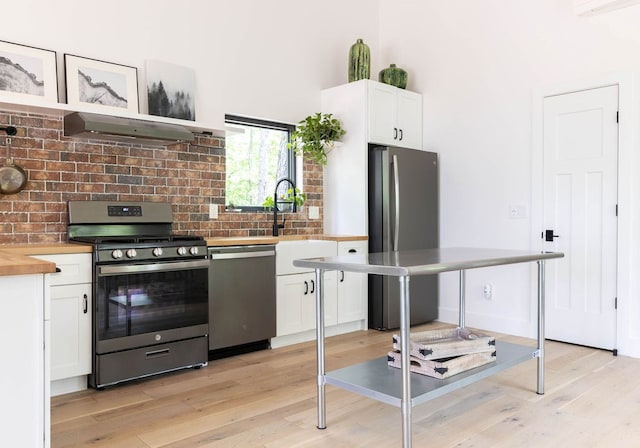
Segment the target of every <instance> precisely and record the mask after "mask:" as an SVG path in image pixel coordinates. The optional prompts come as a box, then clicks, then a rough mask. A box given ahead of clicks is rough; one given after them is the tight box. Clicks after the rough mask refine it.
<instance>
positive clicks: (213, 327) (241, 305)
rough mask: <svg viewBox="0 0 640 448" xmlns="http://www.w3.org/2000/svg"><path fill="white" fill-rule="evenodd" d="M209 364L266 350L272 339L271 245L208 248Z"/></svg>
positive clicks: (273, 283)
mask: <svg viewBox="0 0 640 448" xmlns="http://www.w3.org/2000/svg"><path fill="white" fill-rule="evenodd" d="M208 255H209V259H210V265H209V359H215V358H217V357H222V356H227V355H229V354H235V353H242V352H246V351H251V350H257V349H261V348H268V347H269V344H270V341H269V340H270V339H271V338H272V337H275V335H276V250H275V246H273V245H253V246H227V247H222V246H221V247H209V248H208Z"/></svg>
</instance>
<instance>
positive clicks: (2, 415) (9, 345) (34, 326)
mask: <svg viewBox="0 0 640 448" xmlns="http://www.w3.org/2000/svg"><path fill="white" fill-rule="evenodd" d="M0 291H2V292H1V293H0V305H1V306H2V313H0V338H2V341H4V343H3V346H2V369H0V397H2V401H1V403H2V404H0V421H2V430H1V431H0V446H2V447H21V448H22V447H24V448H42V447H44V448H48V447H49V444H50V440H49V433H50V432H49V415H50V408H49V404H50V400H49V387H48V371H49V366H48V364H47V362H48V351H49V349H48V347H49V338H48V333H47V332H48V319H49V316H48V309H49V306H48V295H47V279H46V277H45V276H44V275H43V274H32V275H16V276H0Z"/></svg>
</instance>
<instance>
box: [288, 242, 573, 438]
mask: <svg viewBox="0 0 640 448" xmlns="http://www.w3.org/2000/svg"><path fill="white" fill-rule="evenodd" d="M561 257H564V254H562V253H560V252H531V251H517V250H504V249H479V248H446V249H425V250H415V251H399V252H383V253H374V254H361V255H342V256H337V257H323V258H310V259H302V260H294V262H293V265H294V266H297V267H306V268H313V269H315V275H316V284H317V288H316V344H317V373H318V376H317V382H318V385H317V387H318V428H319V429H324V428H326V412H325V411H326V407H325V384H331V385H334V386H337V387H340V388H343V389H346V390H350V391H352V392H357V393H359V394H361V395H364V396H367V397H370V398H373V399H376V400H379V401H382V402H385V403H389V404H392V405H394V406H399V407H400V408H401V409H402V442H403V443H402V446H403V447H404V448H410V447H411V408H412V406H413V405H416V404H420V403H424V402H426V401H428V400H431V399H433V398H436V397H439V396H441V395H443V394H445V393H448V392H450V391H453V390H456V389H459V388H461V387H463V386H466V385H468V384H471V383H473V382H475V381H478V380H480V379H483V378H486V377H488V376H490V375H493V374H494V373H497V372H499V371H501V370H504V369H506V368H508V367H512V366H514V365H516V364H519V363H521V362H524V361H526V360H528V359H532V358H538V385H537V393H538V394H543V393H544V299H545V298H544V296H545V260H548V259H553V258H561ZM532 261H536V262H537V264H538V337H537V347H528V346H522V345H518V344H511V343H507V342H502V341H496V352H497V359H496V362H495V363H491V364H488V365H485V366H481V367H477V368H474V369H471V370H468V371H466V372H463V373H460V374H457V375H454V376H452V377H450V378H448V379H444V380H443V379H436V378H431V377H427V376H423V375H418V374H414V375H411V374H410V370H409V356H402V363H401V364H402V365H401V369H399V370H398V369H395V368H393V367H389V366H388V365H387V361H386V356H385V357H383V358H379V359H375V360H372V361H367V362H364V363H361V364H357V365H353V366H350V367H345V368H343V369H340V370H336V371H334V372H330V373H326V372H325V351H324V337H325V336H324V284H323V277H324V271H327V270H329V271H332V270H340V271H350V272H361V273H367V274H379V275H388V276H393V277H398V280H399V288H400V344H401V347H402V351H403V352H408V351H405V350H404V347H408V346H409V332H410V330H409V322H410V316H409V310H410V307H409V303H410V302H409V300H410V297H409V281H410V277H411V276H413V275H434V274H439V273H440V272H447V271H460V309H459V316H460V327H464V326H465V323H464V314H465V271H466V270H467V269H475V268H482V267H488V266H499V265H506V264H514V263H525V262H532Z"/></svg>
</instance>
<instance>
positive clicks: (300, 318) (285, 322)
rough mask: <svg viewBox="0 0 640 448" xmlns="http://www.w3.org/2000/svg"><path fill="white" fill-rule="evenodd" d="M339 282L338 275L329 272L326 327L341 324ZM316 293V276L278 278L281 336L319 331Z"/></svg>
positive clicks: (325, 305) (278, 329) (278, 327)
mask: <svg viewBox="0 0 640 448" xmlns="http://www.w3.org/2000/svg"><path fill="white" fill-rule="evenodd" d="M336 278H337V273H336V272H325V277H324V284H325V290H324V309H325V325H335V324H336V323H337V300H336V299H337V294H336V293H337V291H336ZM315 290H316V280H315V272H309V273H304V274H291V275H279V276H277V279H276V291H277V301H276V303H277V305H276V306H277V310H278V313H277V323H276V335H277V336H285V335H290V334H294V333H300V332H303V331H307V330H313V329H315V328H316V294H315Z"/></svg>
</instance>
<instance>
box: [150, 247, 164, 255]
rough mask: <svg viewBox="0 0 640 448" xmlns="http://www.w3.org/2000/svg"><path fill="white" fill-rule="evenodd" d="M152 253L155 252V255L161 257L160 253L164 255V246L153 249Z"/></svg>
mask: <svg viewBox="0 0 640 448" xmlns="http://www.w3.org/2000/svg"><path fill="white" fill-rule="evenodd" d="M151 253H152V254H153V256H154V257H159V256H160V255H162V248H161V247H156V248H155V249H153V250H152V251H151Z"/></svg>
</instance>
